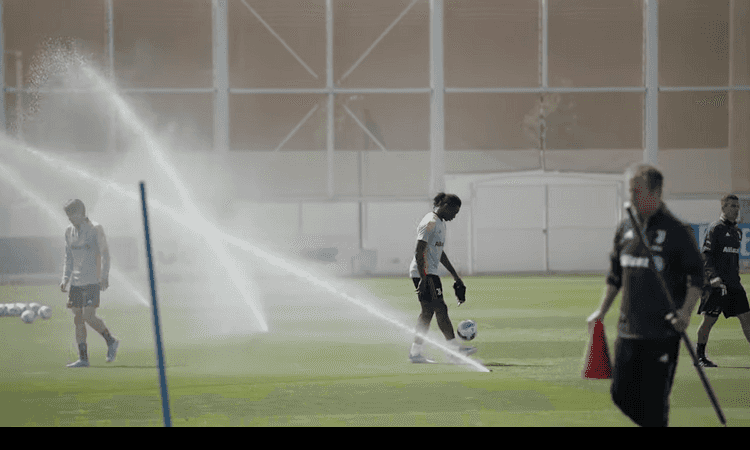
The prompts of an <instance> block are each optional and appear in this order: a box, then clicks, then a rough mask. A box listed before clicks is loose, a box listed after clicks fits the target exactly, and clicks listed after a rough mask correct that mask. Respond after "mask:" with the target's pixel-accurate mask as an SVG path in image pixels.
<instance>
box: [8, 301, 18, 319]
mask: <svg viewBox="0 0 750 450" xmlns="http://www.w3.org/2000/svg"><path fill="white" fill-rule="evenodd" d="M7 314H8V315H9V316H12V317H18V316H20V315H21V308H19V307H18V305H17V304H16V303H11V304H9V305H8V313H7Z"/></svg>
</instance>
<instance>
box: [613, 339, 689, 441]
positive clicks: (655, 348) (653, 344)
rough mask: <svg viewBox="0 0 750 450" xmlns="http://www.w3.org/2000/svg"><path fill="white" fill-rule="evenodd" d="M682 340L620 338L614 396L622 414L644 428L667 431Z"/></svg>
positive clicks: (616, 346)
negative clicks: (658, 428)
mask: <svg viewBox="0 0 750 450" xmlns="http://www.w3.org/2000/svg"><path fill="white" fill-rule="evenodd" d="M679 350H680V340H679V338H678V339H671V340H669V341H647V340H637V339H623V338H617V340H616V341H615V366H614V368H613V374H612V386H611V389H610V392H611V394H612V400H613V401H614V403H615V405H617V407H618V408H620V410H621V411H622V412H623V413H624V414H625V415H627V416H628V417H629V418H630V419H631V420H632V421H633V422H635V423H636V424H638V425H640V426H651V427H666V426H667V425H668V423H669V396H670V393H671V392H672V383H673V382H674V374H675V370H676V368H677V356H678V354H679Z"/></svg>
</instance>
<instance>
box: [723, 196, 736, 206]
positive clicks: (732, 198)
mask: <svg viewBox="0 0 750 450" xmlns="http://www.w3.org/2000/svg"><path fill="white" fill-rule="evenodd" d="M729 200H737V201H740V198H739V197H737V196H736V195H734V194H727V195H725V196H724V197H721V206H722V207H724V206H726V204H727V203H729Z"/></svg>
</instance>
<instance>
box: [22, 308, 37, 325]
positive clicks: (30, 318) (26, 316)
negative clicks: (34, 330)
mask: <svg viewBox="0 0 750 450" xmlns="http://www.w3.org/2000/svg"><path fill="white" fill-rule="evenodd" d="M34 319H36V314H34V311H32V310H30V309H29V310H27V311H24V312H23V314H21V320H23V322H24V323H32V322H34Z"/></svg>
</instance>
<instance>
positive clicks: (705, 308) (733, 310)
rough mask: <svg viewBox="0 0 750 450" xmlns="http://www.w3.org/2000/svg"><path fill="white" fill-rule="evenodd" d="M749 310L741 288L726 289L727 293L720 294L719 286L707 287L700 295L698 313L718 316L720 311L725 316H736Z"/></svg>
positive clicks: (745, 295)
mask: <svg viewBox="0 0 750 450" xmlns="http://www.w3.org/2000/svg"><path fill="white" fill-rule="evenodd" d="M749 311H750V304H748V301H747V293H746V292H745V289H742V288H740V289H727V295H721V288H712V289H710V290H708V289H707V290H706V291H705V292H704V293H703V296H701V304H700V306H699V307H698V314H705V315H707V316H710V317H719V315H720V314H721V313H724V317H727V318H729V317H736V316H738V315H740V314H743V313H746V312H749Z"/></svg>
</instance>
